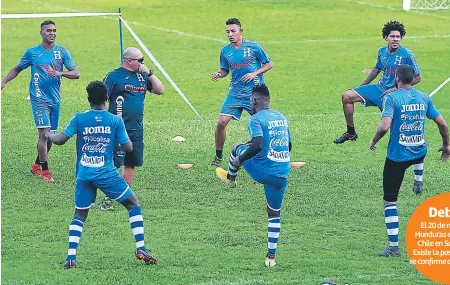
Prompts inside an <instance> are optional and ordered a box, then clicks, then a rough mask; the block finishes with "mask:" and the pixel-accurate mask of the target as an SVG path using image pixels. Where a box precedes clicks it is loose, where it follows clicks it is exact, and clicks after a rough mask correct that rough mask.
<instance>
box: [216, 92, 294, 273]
mask: <svg viewBox="0 0 450 285" xmlns="http://www.w3.org/2000/svg"><path fill="white" fill-rule="evenodd" d="M250 101H251V105H252V114H253V115H252V116H251V117H250V119H249V121H248V131H249V133H250V137H251V141H250V143H247V144H244V143H236V144H234V145H233V149H232V151H231V155H230V161H229V165H228V171H226V170H224V169H223V168H220V167H217V168H216V174H217V176H218V177H219V178H220V179H221V180H222V181H224V182H225V183H227V184H229V185H230V186H231V187H236V176H237V173H238V170H239V168H240V167H241V165H242V166H243V167H244V169H245V170H246V171H247V172H248V174H249V175H250V176H251V177H252V178H253V179H254V180H255V181H257V182H259V183H261V184H263V185H264V191H265V195H266V201H267V215H268V233H267V234H268V252H267V255H266V260H265V265H266V266H267V267H273V266H275V265H276V262H275V253H276V250H277V243H278V238H279V235H280V228H281V220H280V210H281V204H282V202H283V196H284V192H285V190H286V186H287V180H288V176H289V171H290V160H291V158H290V152H291V148H292V141H291V136H290V132H289V127H288V122H287V120H286V118H285V117H284V116H283V114H281V113H280V112H278V111H275V110H272V109H270V108H269V102H270V94H269V90H268V89H267V87H266V86H265V85H257V86H255V87H254V88H253V93H252V95H251V97H250Z"/></svg>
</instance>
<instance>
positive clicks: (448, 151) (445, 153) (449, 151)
mask: <svg viewBox="0 0 450 285" xmlns="http://www.w3.org/2000/svg"><path fill="white" fill-rule="evenodd" d="M438 151H442V154H441V161H443V162H446V161H447V160H448V159H449V158H450V146H445V147H444V146H441V148H440V149H439V150H438Z"/></svg>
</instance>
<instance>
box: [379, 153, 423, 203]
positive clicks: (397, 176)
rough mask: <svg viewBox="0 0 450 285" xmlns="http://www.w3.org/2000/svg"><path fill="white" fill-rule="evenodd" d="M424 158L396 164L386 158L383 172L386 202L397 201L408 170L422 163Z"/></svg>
mask: <svg viewBox="0 0 450 285" xmlns="http://www.w3.org/2000/svg"><path fill="white" fill-rule="evenodd" d="M424 158H425V156H422V157H421V158H418V159H414V160H408V161H402V162H396V161H393V160H390V159H389V158H387V157H386V161H385V162H384V171H383V191H384V196H383V199H384V201H388V202H396V201H397V197H398V192H399V191H400V187H401V186H402V182H403V177H404V176H405V172H406V169H408V168H409V167H410V166H411V165H414V164H417V163H421V162H422V161H423V159H424Z"/></svg>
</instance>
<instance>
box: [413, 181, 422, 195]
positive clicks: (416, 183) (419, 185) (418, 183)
mask: <svg viewBox="0 0 450 285" xmlns="http://www.w3.org/2000/svg"><path fill="white" fill-rule="evenodd" d="M413 192H414V193H416V195H417V196H419V195H422V192H423V182H422V181H414V185H413Z"/></svg>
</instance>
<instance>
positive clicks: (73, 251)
mask: <svg viewBox="0 0 450 285" xmlns="http://www.w3.org/2000/svg"><path fill="white" fill-rule="evenodd" d="M83 226H84V219H82V218H80V217H77V216H75V217H73V219H72V221H71V222H70V226H69V250H68V251H67V260H69V259H71V260H75V259H76V258H77V248H78V244H79V243H80V238H81V233H82V232H83Z"/></svg>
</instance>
